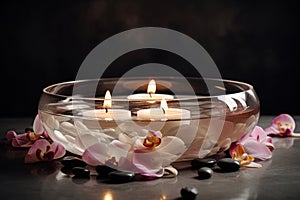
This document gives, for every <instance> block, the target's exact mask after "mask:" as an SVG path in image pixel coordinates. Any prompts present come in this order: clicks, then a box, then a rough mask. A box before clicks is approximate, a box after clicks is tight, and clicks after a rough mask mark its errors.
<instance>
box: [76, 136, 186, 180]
mask: <svg viewBox="0 0 300 200" xmlns="http://www.w3.org/2000/svg"><path fill="white" fill-rule="evenodd" d="M122 138H123V139H122V141H119V140H113V141H112V142H110V143H108V144H106V143H103V142H99V143H96V144H93V145H91V146H90V147H88V148H87V149H86V150H85V152H84V153H83V155H82V159H83V160H84V161H85V162H86V163H88V164H89V165H92V166H97V165H103V164H105V165H108V166H110V167H113V168H115V169H118V170H125V171H126V170H127V171H134V172H137V173H140V174H142V175H144V176H151V177H161V176H163V174H164V168H165V167H167V166H169V165H170V164H171V162H172V161H174V160H175V159H176V158H178V157H179V156H180V155H181V154H182V153H183V152H184V151H185V149H186V147H185V145H184V142H183V141H182V140H181V139H179V138H177V137H174V136H167V137H163V138H161V133H159V132H155V131H149V132H148V135H146V136H145V137H142V136H135V137H134V138H129V137H127V136H126V137H124V135H122Z"/></svg>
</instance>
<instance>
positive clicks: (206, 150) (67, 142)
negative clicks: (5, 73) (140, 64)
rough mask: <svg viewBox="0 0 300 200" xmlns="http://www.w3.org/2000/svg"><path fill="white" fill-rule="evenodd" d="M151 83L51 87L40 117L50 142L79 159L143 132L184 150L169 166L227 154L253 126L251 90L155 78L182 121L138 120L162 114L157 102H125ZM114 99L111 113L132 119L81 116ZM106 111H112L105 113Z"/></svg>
mask: <svg viewBox="0 0 300 200" xmlns="http://www.w3.org/2000/svg"><path fill="white" fill-rule="evenodd" d="M149 80H150V79H149V78H143V77H142V78H141V77H138V78H126V79H118V78H109V79H99V80H82V81H74V82H65V83H58V84H55V85H51V86H49V87H47V88H45V89H44V90H43V94H42V96H41V98H40V102H39V115H40V118H41V120H42V123H43V125H44V127H45V129H46V131H47V132H48V134H49V135H50V137H51V138H52V139H53V140H55V141H58V142H60V143H62V144H63V145H64V146H65V148H66V149H67V150H68V151H70V152H72V153H74V154H78V155H82V154H83V152H84V151H85V149H86V148H88V147H89V146H91V145H93V144H95V143H96V142H104V143H109V142H111V141H112V140H119V139H120V133H121V134H122V135H123V136H124V134H125V135H126V136H128V137H131V136H132V134H133V133H134V134H136V133H139V132H143V131H145V130H155V131H160V132H161V133H162V136H163V137H165V136H176V137H178V138H180V139H181V140H182V141H183V142H184V144H185V146H186V149H185V151H184V152H182V153H181V154H180V155H177V157H175V158H174V160H173V161H185V160H190V159H193V158H198V157H206V156H210V155H213V154H216V153H218V152H222V151H224V150H226V149H228V148H229V146H230V144H231V143H232V142H235V141H236V140H238V139H239V138H241V137H242V136H243V135H245V134H246V133H248V132H249V131H251V130H252V129H253V127H254V126H255V125H256V123H257V121H258V117H259V101H258V98H257V95H256V93H255V91H254V89H253V87H252V86H251V85H249V84H246V83H241V82H237V81H230V80H215V79H201V78H176V77H170V78H166V77H164V78H155V81H156V92H155V93H156V94H168V95H172V96H173V97H174V98H173V99H171V100H167V105H168V107H169V108H178V109H185V110H188V111H189V112H190V115H189V116H188V118H187V117H184V119H181V118H179V119H177V118H176V119H156V118H155V119H151V120H149V119H140V118H138V117H137V112H138V111H139V110H142V109H149V108H157V109H160V104H161V99H155V97H154V95H153V97H152V98H151V97H150V96H149V99H143V100H136V99H135V100H134V99H128V96H129V95H132V94H139V93H146V91H147V86H148V82H149ZM107 90H110V92H111V93H112V108H111V109H124V110H129V111H130V114H131V117H130V118H126V117H125V118H122V117H121V118H118V117H117V118H114V119H107V118H98V117H97V116H86V115H85V114H84V113H89V111H92V112H93V111H95V110H101V109H103V103H104V100H105V99H104V95H105V92H106V91H107ZM109 110H110V109H109Z"/></svg>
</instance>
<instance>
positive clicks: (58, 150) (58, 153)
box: [51, 141, 66, 159]
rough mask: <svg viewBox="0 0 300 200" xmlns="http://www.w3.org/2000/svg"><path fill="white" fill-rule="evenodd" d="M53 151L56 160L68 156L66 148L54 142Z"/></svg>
mask: <svg viewBox="0 0 300 200" xmlns="http://www.w3.org/2000/svg"><path fill="white" fill-rule="evenodd" d="M51 149H53V150H54V159H58V158H61V157H63V156H64V155H65V154H66V149H65V147H64V146H63V145H62V144H60V143H58V142H55V141H54V142H53V143H52V144H51Z"/></svg>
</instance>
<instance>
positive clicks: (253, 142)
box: [229, 126, 274, 163]
mask: <svg viewBox="0 0 300 200" xmlns="http://www.w3.org/2000/svg"><path fill="white" fill-rule="evenodd" d="M237 145H241V146H238V147H237ZM241 147H243V149H241ZM237 148H239V149H237ZM273 150H274V146H273V144H272V138H271V137H269V136H267V133H266V132H265V131H264V130H263V129H262V128H261V127H259V126H256V127H254V129H253V130H252V131H251V132H249V133H248V134H246V135H245V136H244V137H242V138H241V139H240V140H238V141H237V142H236V143H234V144H232V145H231V147H230V150H229V153H230V155H231V157H233V158H238V160H240V159H242V161H243V162H244V161H245V160H244V159H245V158H247V157H245V156H248V155H249V156H252V157H254V158H256V159H259V160H266V159H270V158H271V157H272V151H273ZM244 153H246V154H244ZM243 154H244V155H243ZM247 159H248V158H247ZM247 159H246V160H247ZM248 160H251V159H250V158H249V159H248ZM245 162H246V163H247V162H248V161H245Z"/></svg>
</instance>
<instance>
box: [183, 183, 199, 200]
mask: <svg viewBox="0 0 300 200" xmlns="http://www.w3.org/2000/svg"><path fill="white" fill-rule="evenodd" d="M180 194H181V197H182V199H184V200H193V199H195V198H196V196H197V195H198V189H197V188H196V187H194V186H188V187H184V188H182V189H181V190H180Z"/></svg>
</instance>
